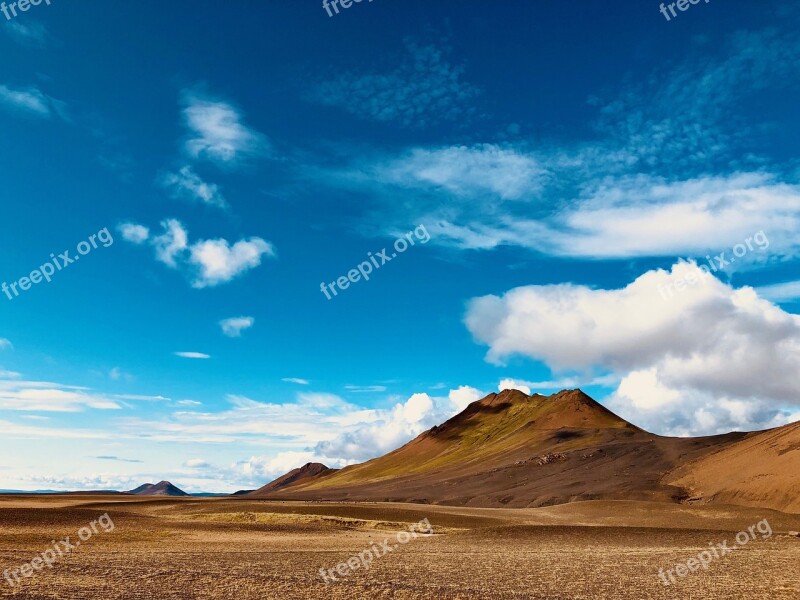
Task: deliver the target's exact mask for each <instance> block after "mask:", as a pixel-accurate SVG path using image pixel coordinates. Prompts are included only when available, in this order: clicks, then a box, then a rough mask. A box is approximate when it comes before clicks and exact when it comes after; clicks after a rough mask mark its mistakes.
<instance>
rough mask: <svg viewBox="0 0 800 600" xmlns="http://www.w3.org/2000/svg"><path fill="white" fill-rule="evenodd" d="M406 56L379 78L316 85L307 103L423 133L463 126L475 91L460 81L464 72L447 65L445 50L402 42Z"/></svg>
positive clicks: (359, 76) (349, 76)
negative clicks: (439, 126) (449, 125)
mask: <svg viewBox="0 0 800 600" xmlns="http://www.w3.org/2000/svg"><path fill="white" fill-rule="evenodd" d="M404 44H405V50H406V53H407V55H406V56H405V57H404V59H403V61H402V62H401V63H400V64H399V66H397V67H395V68H394V69H392V70H390V71H388V72H384V73H369V74H364V73H356V72H345V73H342V74H340V75H338V76H337V77H335V78H333V79H330V80H328V81H325V82H323V83H320V84H318V85H317V87H316V89H315V90H314V92H313V93H312V95H311V96H310V98H311V100H312V101H314V102H317V103H319V104H322V105H326V106H335V107H338V108H341V109H343V110H345V111H347V112H349V113H350V114H353V115H355V116H357V117H366V118H369V119H372V120H375V121H384V122H396V123H398V124H400V125H402V126H403V127H412V128H423V127H426V126H429V125H433V124H436V123H440V122H461V123H464V122H466V121H468V120H469V119H470V118H471V117H473V116H474V115H475V114H476V109H475V100H476V98H477V97H478V96H479V95H480V90H479V89H478V88H477V87H475V86H473V85H471V84H469V83H466V82H465V81H463V75H464V71H465V67H464V66H463V65H456V64H453V63H452V62H451V58H450V55H451V52H450V51H449V49H447V48H446V47H437V46H436V45H434V44H432V43H424V42H420V41H418V40H416V39H414V38H410V37H409V38H406V40H405V42H404Z"/></svg>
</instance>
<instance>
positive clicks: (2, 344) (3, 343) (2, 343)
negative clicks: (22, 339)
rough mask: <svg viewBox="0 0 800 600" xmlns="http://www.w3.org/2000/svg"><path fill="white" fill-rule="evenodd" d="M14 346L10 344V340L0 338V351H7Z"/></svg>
mask: <svg viewBox="0 0 800 600" xmlns="http://www.w3.org/2000/svg"><path fill="white" fill-rule="evenodd" d="M13 347H14V345H13V344H12V343H11V340H9V339H7V338H0V350H7V349H8V348H13Z"/></svg>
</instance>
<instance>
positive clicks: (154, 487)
mask: <svg viewBox="0 0 800 600" xmlns="http://www.w3.org/2000/svg"><path fill="white" fill-rule="evenodd" d="M128 494H135V495H137V496H188V495H189V494H187V493H186V492H184V491H183V490H182V489H180V488H177V487H175V486H174V485H172V484H171V483H170V482H169V481H159V482H158V483H145V484H142V485H140V486H139V487H137V488H136V489H133V490H131V491H129V492H128Z"/></svg>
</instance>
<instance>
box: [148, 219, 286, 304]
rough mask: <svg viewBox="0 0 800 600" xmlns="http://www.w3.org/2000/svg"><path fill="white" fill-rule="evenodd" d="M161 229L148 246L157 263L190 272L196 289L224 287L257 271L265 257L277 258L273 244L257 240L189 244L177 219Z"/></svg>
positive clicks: (258, 238) (168, 222)
mask: <svg viewBox="0 0 800 600" xmlns="http://www.w3.org/2000/svg"><path fill="white" fill-rule="evenodd" d="M161 226H162V227H163V228H164V233H162V234H161V235H159V236H156V237H155V238H152V240H151V242H150V243H151V244H152V246H153V247H154V248H155V253H156V259H157V260H159V261H160V262H162V263H164V264H165V265H167V266H168V267H171V268H173V269H178V268H179V267H183V268H185V269H187V270H189V271H190V272H191V277H192V286H193V287H195V288H205V287H213V286H216V285H219V284H221V283H227V282H229V281H231V280H233V279H234V278H236V277H237V276H239V275H241V274H243V273H245V272H247V271H249V270H250V269H254V268H255V267H258V266H259V265H260V264H261V260H262V258H263V257H264V256H268V257H274V256H276V253H275V249H274V247H273V246H272V244H270V243H269V242H267V241H265V240H263V239H261V238H260V237H251V238H248V239H242V240H239V241H238V242H236V243H234V244H232V245H231V244H230V242H228V241H227V240H225V239H216V240H199V241H197V242H194V243H192V244H190V243H189V233H188V231H187V230H186V228H185V227H184V226H183V224H182V223H181V222H180V221H178V220H177V219H165V220H164V221H162V222H161ZM134 241H135V240H134Z"/></svg>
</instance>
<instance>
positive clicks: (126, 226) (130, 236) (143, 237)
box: [117, 223, 150, 244]
mask: <svg viewBox="0 0 800 600" xmlns="http://www.w3.org/2000/svg"><path fill="white" fill-rule="evenodd" d="M117 229H118V230H119V232H120V234H122V239H124V240H125V241H127V242H131V243H133V244H143V243H144V242H146V241H147V240H148V238H149V237H150V230H149V229H148V228H147V227H145V226H144V225H138V224H136V223H120V224H119V226H118V227H117Z"/></svg>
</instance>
